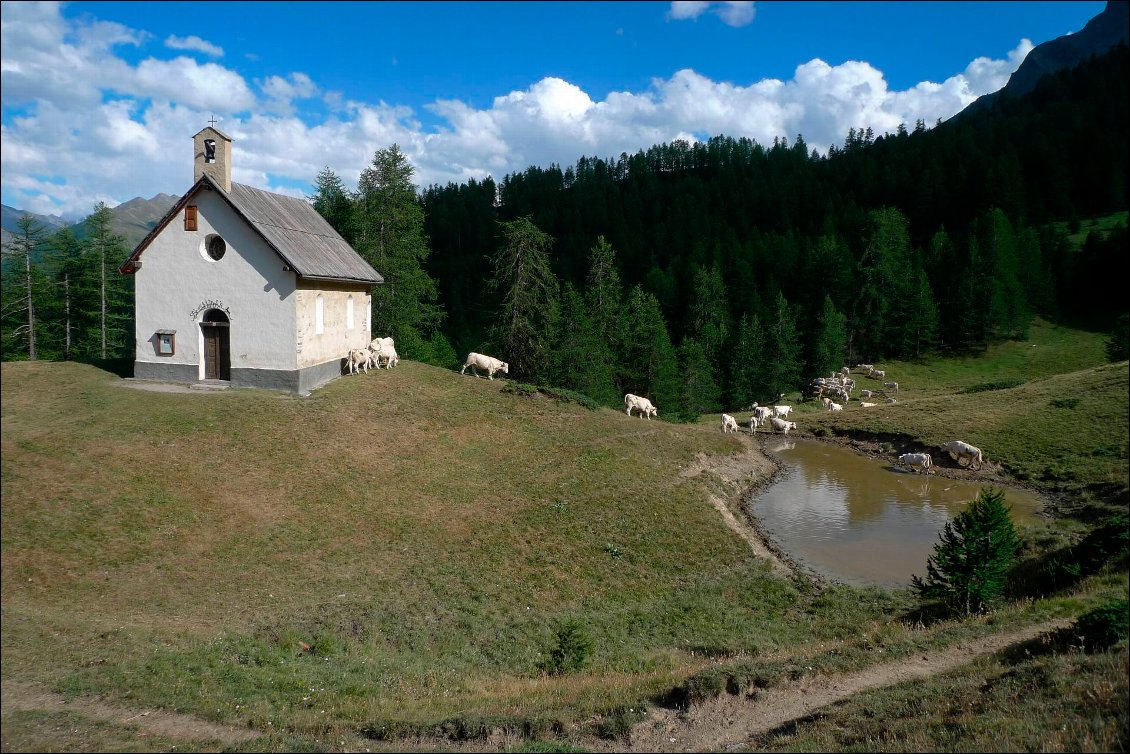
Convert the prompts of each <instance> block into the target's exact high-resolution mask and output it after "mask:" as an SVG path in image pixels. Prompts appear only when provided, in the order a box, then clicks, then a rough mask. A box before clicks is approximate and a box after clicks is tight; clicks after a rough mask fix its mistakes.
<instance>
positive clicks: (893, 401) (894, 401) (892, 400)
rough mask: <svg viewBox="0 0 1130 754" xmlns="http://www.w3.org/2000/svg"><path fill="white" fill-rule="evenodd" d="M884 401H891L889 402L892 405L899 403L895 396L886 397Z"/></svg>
mask: <svg viewBox="0 0 1130 754" xmlns="http://www.w3.org/2000/svg"><path fill="white" fill-rule="evenodd" d="M883 402H884V403H889V404H891V405H892V406H893V405H894V404H896V403H898V401H897V400H895V399H894V398H886V399H885V400H884V401H883Z"/></svg>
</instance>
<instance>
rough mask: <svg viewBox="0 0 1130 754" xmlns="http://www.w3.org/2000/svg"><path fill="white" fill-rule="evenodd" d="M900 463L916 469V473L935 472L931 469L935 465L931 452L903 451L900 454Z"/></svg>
mask: <svg viewBox="0 0 1130 754" xmlns="http://www.w3.org/2000/svg"><path fill="white" fill-rule="evenodd" d="M899 463H900V464H902V465H903V466H909V467H910V468H912V469H914V471H915V473H918V472H919V471H921V472H922V473H923V474H931V473H933V472H932V471H931V469H932V468H933V466H934V459H933V458H931V457H930V454H929V453H903V454H902V455H901V456H899Z"/></svg>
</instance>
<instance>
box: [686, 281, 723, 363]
mask: <svg viewBox="0 0 1130 754" xmlns="http://www.w3.org/2000/svg"><path fill="white" fill-rule="evenodd" d="M690 322H691V332H692V333H693V334H694V337H695V339H696V340H697V341H698V342H699V345H701V346H702V348H703V350H704V351H705V352H706V355H707V358H708V359H709V360H710V362H711V363H712V364H717V363H718V359H719V357H720V356H721V354H722V353H723V351H724V349H725V346H726V344H727V343H728V341H729V339H730V335H731V333H730V330H731V327H732V326H731V320H730V303H729V300H728V299H727V296H726V284H725V282H723V280H722V270H721V269H720V268H719V267H718V265H717V264H714V265H711V266H710V267H709V268H704V267H698V268H697V269H696V270H695V273H694V293H693V295H692V298H691V316H690Z"/></svg>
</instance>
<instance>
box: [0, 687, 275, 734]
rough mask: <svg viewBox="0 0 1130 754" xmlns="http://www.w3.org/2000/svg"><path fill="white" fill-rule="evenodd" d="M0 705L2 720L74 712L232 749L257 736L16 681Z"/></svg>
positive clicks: (0, 690) (2, 690) (1, 691)
mask: <svg viewBox="0 0 1130 754" xmlns="http://www.w3.org/2000/svg"><path fill="white" fill-rule="evenodd" d="M0 702H2V703H0V709H3V714H4V716H7V715H9V714H11V713H12V712H16V711H20V712H76V713H78V714H80V715H85V716H87V717H91V718H94V719H96V720H101V721H104V722H108V723H113V724H116V725H123V726H126V725H128V726H135V727H136V728H137V729H138V730H139V731H140V732H141V733H143V734H147V735H156V736H162V737H165V738H172V739H180V740H183V741H195V742H200V743H219V744H221V745H223V746H233V745H235V744H238V743H243V742H245V741H251V740H254V739H256V738H259V737H260V734H259V733H257V732H256V731H253V730H247V729H246V728H235V727H232V726H230V725H217V724H216V723H210V722H208V721H207V720H201V719H200V718H197V717H192V716H191V715H183V714H180V713H178V712H169V711H168V710H162V709H152V710H138V709H130V708H126V707H118V706H116V705H113V704H109V703H107V702H103V701H100V700H98V699H90V698H86V697H79V698H77V699H72V700H67V699H66V698H65V697H63V696H60V695H59V694H55V693H52V692H50V691H47V690H45V689H43V688H41V687H39V686H36V685H33V684H29V683H19V682H16V681H3V682H2V683H0Z"/></svg>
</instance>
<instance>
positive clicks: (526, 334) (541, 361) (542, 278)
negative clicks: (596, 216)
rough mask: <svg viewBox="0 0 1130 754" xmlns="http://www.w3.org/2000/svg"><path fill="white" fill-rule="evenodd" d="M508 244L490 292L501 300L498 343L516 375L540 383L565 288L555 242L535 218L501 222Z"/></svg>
mask: <svg viewBox="0 0 1130 754" xmlns="http://www.w3.org/2000/svg"><path fill="white" fill-rule="evenodd" d="M498 225H499V229H500V231H501V234H502V244H501V245H500V247H499V249H498V251H497V252H496V253H495V255H494V258H493V259H492V260H491V266H492V271H493V275H492V277H491V280H490V283H489V285H490V288H491V290H493V291H496V292H497V293H498V294H499V296H500V303H499V312H498V318H497V320H496V321H495V324H494V328H493V332H494V338H493V339H494V342H495V343H496V344H497V346H498V347H499V348H500V349H501V350H502V353H503V354H505V355H504V356H503V357H502V358H503V359H504V360H505V361H507V362H508V363H509V364H510V369H511V372H510V373H511V375H512V376H515V377H517V378H520V379H525V380H538V379H540V378H542V377H543V376H544V375H545V374H546V369H547V366H548V358H549V340H550V335H551V332H552V329H553V327H554V324H555V320H556V317H557V307H558V296H559V287H558V282H557V278H556V277H555V276H554V274H553V269H552V267H551V265H550V261H549V250H550V248H551V247H552V246H553V238H552V237H551V236H549V235H548V234H547V233H543V232H541V230H539V229H538V227H537V226H536V225H534V222H533V220H532V219H531V218H530V217H529V216H526V217H521V218H518V219H517V220H511V221H509V222H502V221H500V222H499V223H498Z"/></svg>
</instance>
